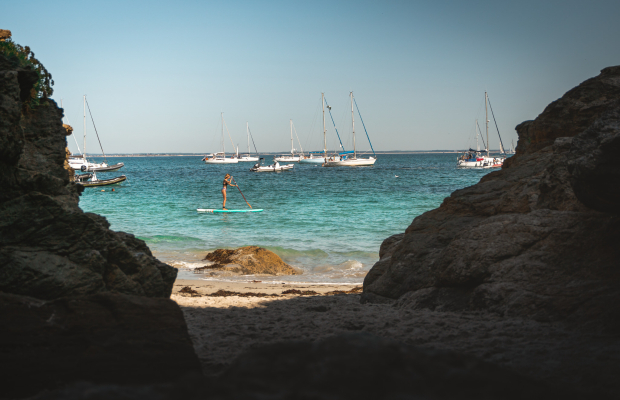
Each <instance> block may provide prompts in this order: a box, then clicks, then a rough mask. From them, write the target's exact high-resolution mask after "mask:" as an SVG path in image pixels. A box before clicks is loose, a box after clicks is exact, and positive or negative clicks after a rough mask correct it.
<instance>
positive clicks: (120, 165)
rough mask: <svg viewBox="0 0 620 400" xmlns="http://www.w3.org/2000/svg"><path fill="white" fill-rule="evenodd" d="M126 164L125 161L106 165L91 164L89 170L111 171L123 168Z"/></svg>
mask: <svg viewBox="0 0 620 400" xmlns="http://www.w3.org/2000/svg"><path fill="white" fill-rule="evenodd" d="M124 166H125V164H124V163H122V162H121V163H117V164H114V165H105V164H101V166H96V167H93V166H89V167H88V169H87V171H94V172H110V171H116V170H119V169H121V168H123V167H124Z"/></svg>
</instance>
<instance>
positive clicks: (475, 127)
mask: <svg viewBox="0 0 620 400" xmlns="http://www.w3.org/2000/svg"><path fill="white" fill-rule="evenodd" d="M477 127H478V119H477V118H476V126H474V130H475V131H476V150H477V151H480V144H479V143H478V129H477Z"/></svg>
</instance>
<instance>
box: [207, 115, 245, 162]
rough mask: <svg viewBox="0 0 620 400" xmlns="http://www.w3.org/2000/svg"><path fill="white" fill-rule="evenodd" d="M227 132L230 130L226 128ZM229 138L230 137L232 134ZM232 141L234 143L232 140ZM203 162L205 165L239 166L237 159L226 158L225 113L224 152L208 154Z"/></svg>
mask: <svg viewBox="0 0 620 400" xmlns="http://www.w3.org/2000/svg"><path fill="white" fill-rule="evenodd" d="M226 130H228V128H226ZM228 136H229V137H230V132H229V133H228ZM230 141H231V142H232V138H231V139H230ZM233 146H234V144H233ZM202 161H204V162H205V164H237V163H238V162H239V159H238V158H237V157H226V148H225V146H224V113H222V151H220V152H217V153H211V154H207V155H206V156H204V158H203V159H202Z"/></svg>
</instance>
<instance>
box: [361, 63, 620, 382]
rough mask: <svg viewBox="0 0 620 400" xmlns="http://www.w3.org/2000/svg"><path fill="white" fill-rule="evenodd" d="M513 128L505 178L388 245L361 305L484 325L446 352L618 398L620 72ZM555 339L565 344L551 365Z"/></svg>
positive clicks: (458, 199) (457, 196) (446, 323)
mask: <svg viewBox="0 0 620 400" xmlns="http://www.w3.org/2000/svg"><path fill="white" fill-rule="evenodd" d="M516 129H517V132H518V134H519V144H518V146H517V154H516V155H515V156H513V157H511V158H509V159H507V160H506V162H505V164H504V167H503V168H502V169H501V170H500V171H496V172H492V173H490V174H488V175H486V176H484V177H483V178H482V179H481V180H480V182H479V183H478V184H476V185H473V186H471V187H468V188H465V189H462V190H458V191H456V192H454V193H453V194H452V195H451V196H450V197H448V198H446V199H445V200H444V201H443V203H442V204H441V206H440V207H439V208H437V209H435V210H432V211H429V212H427V213H424V214H423V215H421V216H419V217H417V218H415V219H414V220H413V222H412V224H411V225H410V226H409V227H408V228H407V230H406V231H405V233H404V234H399V235H395V236H392V237H391V238H388V239H386V240H385V241H384V243H383V246H382V248H381V254H380V260H379V261H378V262H377V263H376V264H375V265H374V266H373V268H372V269H371V271H370V272H369V273H368V275H367V276H366V278H365V281H364V293H363V295H362V302H370V303H372V302H374V303H382V302H383V303H393V304H394V307H396V308H398V309H400V310H415V311H416V313H417V312H421V311H429V312H432V318H431V319H429V318H428V316H429V315H431V314H424V315H425V316H424V317H416V318H417V319H416V320H417V321H418V323H420V324H427V323H429V321H431V320H436V321H441V323H442V327H446V328H447V327H452V328H454V327H456V326H457V325H455V324H454V318H455V316H459V315H461V316H462V317H463V318H465V319H466V320H468V321H471V323H476V321H478V322H480V323H479V324H477V325H476V326H477V328H476V329H477V333H476V334H475V335H473V334H466V335H465V336H462V337H460V339H459V341H457V342H455V341H451V340H449V338H446V339H444V340H442V341H441V346H444V347H446V348H450V349H451V350H455V351H464V352H468V353H473V354H477V355H482V356H483V357H484V358H485V359H488V357H493V358H494V362H497V363H498V364H500V365H506V366H511V367H513V368H516V369H518V370H519V371H521V372H523V373H525V374H532V375H533V376H539V377H545V380H547V381H548V382H556V383H557V384H561V385H568V386H572V387H576V388H581V389H582V390H592V391H602V392H606V393H609V394H611V393H617V391H618V390H620V385H619V384H618V383H616V381H617V380H616V379H615V378H613V377H614V376H616V375H617V374H618V373H619V372H620V369H619V367H618V365H620V355H619V354H618V351H617V349H618V348H619V345H620V340H619V336H620V261H619V260H620V246H619V244H620V217H619V213H620V167H618V163H617V156H618V154H620V153H619V150H620V66H617V67H609V68H606V69H604V70H602V71H601V74H600V75H599V76H597V77H595V78H592V79H589V80H587V81H585V82H583V83H582V84H581V85H579V86H577V87H576V88H574V89H572V90H570V91H569V92H567V93H566V94H565V95H564V96H563V97H562V98H561V99H559V100H557V101H555V102H553V103H552V104H550V105H549V106H548V107H547V108H546V109H545V110H544V112H543V113H542V114H540V115H539V116H538V118H536V120H534V121H526V122H524V123H522V124H520V125H518V126H517V128H516ZM412 315H417V314H412ZM442 315H443V316H442ZM459 318H460V317H459ZM483 321H484V323H482V322H483ZM515 321H525V322H524V323H515ZM527 321H535V322H536V323H537V325H536V329H530V328H528V327H529V325H528V323H527ZM511 330H512V331H511ZM561 331H563V332H564V333H561ZM414 336H415V335H414ZM507 337H515V338H517V337H518V338H519V340H518V341H514V340H513V339H508V340H506V338H507ZM489 338H491V339H492V340H491V342H488V343H485V341H488V340H489ZM554 338H555V339H554ZM412 340H413V341H414V342H415V343H417V344H420V345H427V343H430V342H428V340H424V339H422V338H418V337H412ZM549 340H557V342H558V343H563V344H562V346H561V348H558V349H557V351H554V352H553V354H551V353H548V354H544V352H541V349H542V348H546V347H548V346H547V345H545V343H547V342H548V341H549ZM518 342H520V343H518ZM490 343H492V344H493V351H492V354H489V355H487V353H488V352H487V351H485V350H484V349H485V348H491V347H490V346H489V344H490ZM594 348H595V349H597V350H596V352H598V353H599V356H598V358H596V360H597V362H594V363H592V362H591V358H592V355H593V354H594V353H593V351H592V349H594ZM606 349H607V350H606ZM543 354H544V355H543ZM569 354H570V357H568V359H567V355H569ZM602 354H606V356H604V357H601V356H600V355H602ZM566 363H569V364H571V366H570V368H569V369H567V368H566V366H565V364H566ZM528 366H530V367H528Z"/></svg>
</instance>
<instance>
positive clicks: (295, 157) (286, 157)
mask: <svg viewBox="0 0 620 400" xmlns="http://www.w3.org/2000/svg"><path fill="white" fill-rule="evenodd" d="M290 125H291V155H290V156H289V155H288V154H282V155H279V156H275V157H273V160H274V161H277V162H299V160H300V158H301V157H302V156H301V155H300V154H297V155H296V154H295V146H294V144H293V120H292V119H291V120H290ZM297 142H299V138H297ZM299 147H300V148H301V143H300V145H299ZM302 154H303V149H302Z"/></svg>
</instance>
